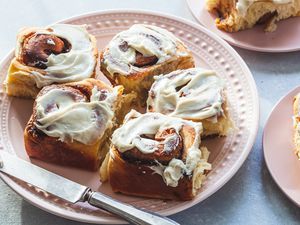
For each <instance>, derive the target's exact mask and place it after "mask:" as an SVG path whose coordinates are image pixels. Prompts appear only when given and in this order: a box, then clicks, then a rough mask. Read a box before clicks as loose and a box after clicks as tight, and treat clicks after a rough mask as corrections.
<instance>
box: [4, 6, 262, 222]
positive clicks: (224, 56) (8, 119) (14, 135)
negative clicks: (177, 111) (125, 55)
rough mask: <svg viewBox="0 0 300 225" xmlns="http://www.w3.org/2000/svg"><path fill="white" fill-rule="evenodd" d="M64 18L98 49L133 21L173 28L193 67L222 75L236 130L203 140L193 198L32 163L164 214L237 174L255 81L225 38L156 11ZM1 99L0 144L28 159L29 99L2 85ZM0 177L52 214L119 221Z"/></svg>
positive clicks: (247, 142)
mask: <svg viewBox="0 0 300 225" xmlns="http://www.w3.org/2000/svg"><path fill="white" fill-rule="evenodd" d="M63 22H65V23H72V24H87V25H88V30H89V31H90V32H91V33H92V34H94V35H95V36H96V37H97V40H98V47H99V49H102V48H103V47H104V46H105V45H106V44H107V43H108V41H109V40H110V39H111V38H112V37H113V36H114V35H115V34H116V33H118V32H120V31H122V30H124V29H127V28H128V27H129V26H131V25H132V24H135V23H146V24H153V25H157V26H160V27H163V28H166V29H168V30H169V31H171V32H173V33H174V34H175V35H176V36H178V37H179V38H181V39H182V40H183V41H184V42H185V43H186V44H187V45H188V47H189V48H190V49H191V51H192V52H193V55H194V57H195V60H196V63H197V65H198V66H203V67H206V68H211V69H214V70H216V72H217V73H218V74H219V75H220V76H221V77H223V78H224V80H225V82H226V85H227V92H228V100H229V104H230V115H231V118H232V119H233V121H234V123H235V126H236V129H235V130H234V132H233V133H232V134H231V135H229V136H228V137H226V138H219V139H210V140H208V141H206V144H207V145H208V147H209V149H210V151H211V157H210V162H211V163H212V165H213V170H212V171H211V172H210V173H209V175H208V179H207V180H206V182H205V184H204V186H203V188H202V190H201V193H200V194H199V195H198V196H197V197H196V198H195V199H194V200H192V201H186V202H178V201H163V200H159V199H147V198H137V197H129V196H125V195H121V194H114V193H113V192H112V191H111V188H110V186H109V185H108V184H101V183H100V182H99V179H98V174H97V173H96V172H95V173H92V172H86V171H82V170H78V169H73V168H65V167H60V166H55V165H51V164H47V163H43V162H39V161H36V160H32V161H31V162H32V163H34V164H37V165H39V166H42V167H44V168H46V169H48V170H50V171H53V172H55V173H58V174H61V175H62V176H64V177H67V178H69V179H72V180H74V181H76V182H79V183H81V184H83V185H88V186H90V187H91V188H93V189H94V190H97V191H100V192H103V193H105V194H107V195H110V196H112V197H113V198H116V199H118V200H121V201H123V202H127V203H130V204H132V205H134V206H136V207H139V208H145V209H148V210H150V211H154V212H158V213H161V214H163V215H171V214H173V213H177V212H180V211H182V210H184V209H187V208H189V207H191V206H193V205H195V204H197V203H199V202H201V201H203V200H204V199H206V198H207V197H209V196H210V195H212V194H213V193H214V192H216V191H217V190H218V189H219V188H221V187H222V186H223V185H224V184H225V183H226V182H227V181H228V180H229V179H230V178H231V177H232V176H233V175H234V174H235V173H236V171H237V170H238V169H239V168H240V166H241V165H242V163H243V162H244V160H245V159H246V157H247V155H248V154H249V152H250V150H251V148H252V145H253V142H254V140H255V137H256V133H257V128H258V115H259V114H258V95H257V90H256V86H255V82H254V80H253V77H252V75H251V73H250V71H249V69H248V68H247V66H246V64H245V63H244V61H243V60H242V59H241V57H240V56H239V55H238V54H237V53H236V52H235V51H234V50H233V49H232V48H231V47H230V46H229V45H228V44H227V43H226V42H225V41H223V40H222V39H220V38H218V37H217V36H216V35H215V34H213V33H212V32H210V31H208V30H206V29H205V28H203V27H201V26H199V25H197V24H195V23H192V22H189V21H186V20H184V19H182V18H176V17H174V16H170V15H162V14H160V13H155V12H145V11H128V10H125V11H124V10H122V11H121V10H118V11H116V10H114V11H105V12H96V13H91V14H86V15H82V16H77V17H74V18H71V19H68V20H65V21H63ZM29 25H30V24H29ZM12 57H13V54H12V53H10V54H9V55H8V56H7V57H6V58H5V59H4V60H3V62H2V64H1V67H0V74H1V81H3V80H4V78H5V75H6V71H7V68H8V65H9V62H10V60H11V59H12ZM97 73H98V76H99V77H100V78H103V75H102V74H101V73H100V72H99V71H97ZM0 103H1V105H0V115H1V116H0V126H1V131H0V132H1V133H0V148H1V150H4V151H8V152H11V153H13V154H16V155H18V156H19V157H21V158H23V159H25V160H28V161H29V159H28V157H27V156H26V153H25V149H24V144H23V129H24V127H25V125H26V123H27V121H28V119H29V117H30V114H31V113H32V101H31V100H24V99H19V98H12V97H8V96H6V95H5V94H4V93H3V90H2V89H1V93H0ZM1 177H2V179H3V180H4V181H5V182H6V183H7V184H8V185H9V186H10V187H11V188H12V189H14V190H15V191H16V192H17V193H19V194H20V195H21V196H23V197H24V198H25V199H26V200H27V201H29V202H31V203H32V204H34V205H36V206H38V207H40V208H42V209H44V210H46V211H49V212H51V213H53V214H56V215H59V216H62V217H65V218H69V219H73V220H77V221H84V222H90V223H106V224H116V223H121V222H123V221H122V220H120V219H118V218H116V217H114V216H112V215H110V214H108V213H105V212H103V211H101V210H99V209H96V208H93V207H90V206H88V205H87V204H75V205H71V204H68V203H66V202H64V201H62V200H59V199H57V198H55V197H53V196H51V195H48V194H46V193H44V192H42V191H40V190H36V189H35V188H33V187H30V186H29V185H26V184H24V183H21V182H17V181H16V180H14V179H11V178H10V177H7V176H4V175H1ZM133 185H134V184H133Z"/></svg>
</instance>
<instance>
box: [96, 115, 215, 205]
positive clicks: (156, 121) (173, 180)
mask: <svg viewBox="0 0 300 225" xmlns="http://www.w3.org/2000/svg"><path fill="white" fill-rule="evenodd" d="M201 132H202V125H201V123H196V122H192V121H187V120H183V119H180V118H175V117H169V116H166V115H163V114H160V113H146V114H140V113H138V112H137V111H135V110H132V111H131V112H129V113H128V114H127V116H126V117H125V120H124V124H123V125H122V126H121V127H120V128H118V129H117V130H115V131H114V133H113V135H112V146H111V148H110V152H109V154H108V155H107V157H106V159H105V162H104V163H103V164H102V166H101V170H100V173H101V178H102V181H103V180H105V179H108V180H109V182H110V185H111V187H112V189H113V191H115V192H121V193H125V194H129V195H137V196H145V197H152V198H163V199H177V200H190V199H192V198H193V197H194V196H195V195H196V194H197V191H198V189H199V188H200V187H201V184H202V182H203V179H204V178H205V173H206V171H208V170H210V169H211V165H210V164H209V163H208V162H207V159H208V156H209V152H208V150H207V149H206V148H205V147H200V144H201V140H200V134H201Z"/></svg>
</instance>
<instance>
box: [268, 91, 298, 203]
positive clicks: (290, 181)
mask: <svg viewBox="0 0 300 225" xmlns="http://www.w3.org/2000/svg"><path fill="white" fill-rule="evenodd" d="M298 92H300V86H299V87H297V88H295V89H294V90H292V91H291V92H289V93H288V94H287V95H286V96H284V97H283V98H282V99H281V100H279V102H278V103H277V104H276V106H275V107H274V108H273V110H272V112H271V114H270V116H269V119H268V121H267V123H266V125H265V129H264V136H263V148H264V156H265V160H266V164H267V166H268V168H269V171H270V173H271V175H272V177H273V178H274V180H275V182H276V183H277V184H278V186H279V187H280V188H281V190H282V191H283V192H284V193H285V194H286V195H287V196H288V197H289V198H290V199H291V200H292V201H293V202H295V203H296V204H297V205H298V206H300V161H299V160H298V158H297V157H296V155H295V153H294V149H295V147H294V145H293V140H292V138H293V120H292V117H293V98H294V96H295V95H296V94H297V93H298Z"/></svg>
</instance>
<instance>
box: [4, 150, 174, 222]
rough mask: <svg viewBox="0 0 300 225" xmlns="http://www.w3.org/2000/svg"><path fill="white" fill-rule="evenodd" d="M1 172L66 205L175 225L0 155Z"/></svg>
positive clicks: (25, 163) (7, 155) (13, 158)
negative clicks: (84, 206)
mask: <svg viewBox="0 0 300 225" xmlns="http://www.w3.org/2000/svg"><path fill="white" fill-rule="evenodd" d="M0 172H2V173H5V174H8V175H10V176H13V177H15V178H17V179H19V180H22V181H24V182H26V183H29V184H31V185H33V186H35V187H38V188H40V189H42V190H44V191H46V192H48V193H50V194H52V195H55V196H57V197H59V198H62V199H64V200H66V201H68V202H71V203H76V202H85V201H87V202H88V203H89V204H90V205H93V206H95V207H97V208H100V209H104V210H106V211H108V212H111V213H113V214H116V215H118V216H120V217H122V218H123V219H125V220H127V221H128V222H131V223H133V224H139V225H157V224H160V225H176V224H178V223H176V222H175V221H173V220H171V219H169V218H167V217H163V216H160V215H158V214H155V213H150V212H147V211H144V210H140V209H137V208H135V207H133V206H131V205H128V204H125V203H122V202H119V201H117V200H114V199H112V198H110V197H109V196H106V195H104V194H102V193H100V192H94V191H92V190H91V188H89V187H86V186H84V185H81V184H78V183H76V182H74V181H71V180H69V179H66V178H64V177H62V176H59V175H57V174H55V173H52V172H50V171H48V170H45V169H43V168H41V167H38V166H36V165H33V164H31V163H29V162H27V161H25V160H22V159H20V158H18V157H17V156H13V155H11V154H10V153H8V152H5V151H3V150H2V151H0Z"/></svg>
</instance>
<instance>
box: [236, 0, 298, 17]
mask: <svg viewBox="0 0 300 225" xmlns="http://www.w3.org/2000/svg"><path fill="white" fill-rule="evenodd" d="M255 2H271V3H274V4H289V3H293V2H294V0H271V1H262V0H238V1H237V3H236V9H237V10H238V12H239V13H241V14H242V15H244V16H245V15H246V13H247V11H248V8H249V7H250V6H251V5H252V4H253V3H255Z"/></svg>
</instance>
